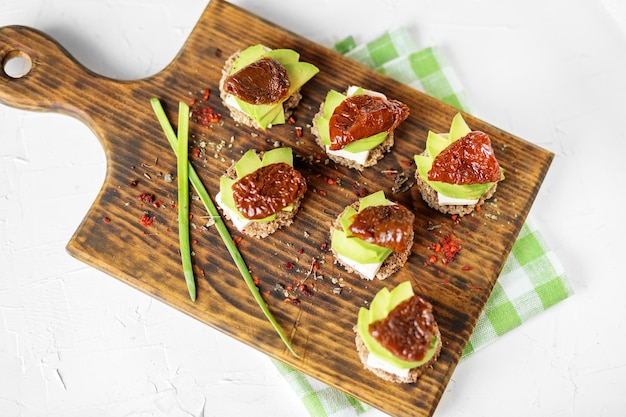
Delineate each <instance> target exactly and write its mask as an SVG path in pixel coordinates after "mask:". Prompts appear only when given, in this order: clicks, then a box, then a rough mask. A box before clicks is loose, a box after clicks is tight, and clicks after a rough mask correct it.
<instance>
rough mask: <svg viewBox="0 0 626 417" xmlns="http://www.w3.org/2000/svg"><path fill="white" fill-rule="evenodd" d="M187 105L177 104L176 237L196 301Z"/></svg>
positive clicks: (188, 286) (185, 273) (192, 298)
mask: <svg viewBox="0 0 626 417" xmlns="http://www.w3.org/2000/svg"><path fill="white" fill-rule="evenodd" d="M188 132H189V106H188V105H187V104H185V103H183V102H180V103H179V106H178V146H177V152H176V171H177V178H178V238H179V241H180V256H181V262H182V266H183V273H184V275H185V282H186V283H187V289H188V290H189V296H190V297H191V300H192V301H196V283H195V279H194V276H193V266H192V264H191V247H190V245H189V135H188Z"/></svg>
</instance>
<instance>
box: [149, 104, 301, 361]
mask: <svg viewBox="0 0 626 417" xmlns="http://www.w3.org/2000/svg"><path fill="white" fill-rule="evenodd" d="M150 104H151V105H152V109H153V110H154V113H155V115H156V117H157V120H158V121H159V123H160V124H161V128H162V129H163V132H164V133H165V137H166V138H167V140H168V142H169V143H170V146H171V147H172V150H173V151H174V152H175V153H176V154H177V161H179V160H183V161H184V159H187V174H188V180H189V182H191V185H193V187H194V189H195V190H196V192H197V193H198V196H199V197H200V200H201V201H202V203H203V204H204V206H205V208H206V210H207V211H208V212H209V215H210V216H211V217H212V218H213V219H214V222H215V227H216V229H217V231H218V233H219V235H220V237H221V238H222V240H223V241H224V244H225V245H226V249H227V250H228V252H229V253H230V256H231V257H232V258H233V261H234V262H235V265H236V266H237V268H238V269H239V272H240V273H241V276H242V277H243V279H244V281H245V283H246V284H247V286H248V288H249V289H250V292H251V293H252V295H253V297H254V299H255V301H256V302H257V303H258V305H259V307H261V310H262V311H263V313H264V314H265V317H266V318H267V319H268V320H269V322H270V323H271V324H272V326H273V327H274V329H275V330H276V332H277V333H278V335H279V336H280V338H281V340H282V341H283V343H284V344H285V346H286V347H287V349H289V351H290V352H291V353H292V354H293V355H294V356H295V357H298V354H297V353H296V352H295V350H294V349H293V346H291V343H290V342H289V340H288V339H287V336H286V335H285V333H284V332H283V330H282V329H281V327H280V325H279V324H278V322H277V321H276V319H275V318H274V316H273V315H272V313H271V311H270V310H269V307H268V306H267V304H266V303H265V300H264V299H263V297H262V296H261V293H260V292H259V289H258V288H257V286H256V285H255V284H254V279H253V278H252V275H251V274H250V271H249V270H248V267H247V265H246V262H245V261H244V259H243V257H242V256H241V253H240V252H239V249H237V245H235V242H233V239H232V237H231V236H230V233H229V231H228V229H227V228H226V225H225V224H224V222H223V220H222V218H221V216H220V214H219V212H218V211H217V208H216V207H215V204H214V203H213V200H211V197H210V196H209V193H208V192H207V190H206V188H205V187H204V185H203V184H202V181H201V180H200V177H198V174H197V173H196V171H195V169H194V168H193V166H192V165H191V163H190V162H189V160H188V158H184V159H183V158H181V157H180V153H181V152H183V151H181V149H180V148H181V147H182V144H181V143H180V142H181V134H183V135H185V137H186V136H187V134H188V124H189V106H188V105H187V104H186V103H183V102H180V103H179V126H178V130H179V132H178V136H177V135H176V133H175V132H174V129H173V128H172V125H171V124H170V122H169V120H168V118H167V115H166V114H165V110H164V109H163V106H162V105H161V102H160V101H159V99H157V98H152V99H150ZM181 113H184V114H185V115H186V116H185V118H184V120H183V117H182V115H181ZM183 140H185V142H186V139H183ZM184 152H185V153H186V152H187V149H185V151H184ZM179 175H180V174H179ZM180 180H181V179H180V177H179V183H180ZM179 193H180V191H179ZM187 194H188V193H187ZM179 209H180V207H179ZM188 217H189V216H187V219H188ZM179 220H180V219H179ZM186 233H187V236H186V238H185V241H186V242H187V245H189V236H188V234H189V229H188V227H187V232H186ZM181 242H182V239H181ZM181 252H182V247H181ZM185 277H186V279H187V275H185ZM187 282H188V283H189V281H187ZM194 293H195V289H194ZM190 294H191V290H190ZM192 298H195V297H192Z"/></svg>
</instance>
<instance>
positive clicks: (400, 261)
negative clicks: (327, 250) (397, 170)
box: [330, 190, 415, 280]
mask: <svg viewBox="0 0 626 417" xmlns="http://www.w3.org/2000/svg"><path fill="white" fill-rule="evenodd" d="M414 219H415V215H414V214H413V212H411V211H410V210H409V209H407V208H406V207H404V206H402V205H400V204H397V203H394V202H392V201H389V200H387V198H386V197H385V193H384V192H383V191H382V190H381V191H377V192H375V193H373V194H370V195H368V196H366V197H363V198H362V199H361V200H358V201H355V202H354V203H352V204H350V205H349V206H348V207H346V208H345V209H344V211H343V212H342V213H341V214H340V215H339V216H337V218H336V219H335V221H334V222H333V223H332V225H331V228H330V235H331V251H332V253H333V256H334V258H335V262H337V263H339V264H340V265H342V266H343V267H344V268H345V270H346V271H348V272H350V273H355V274H357V275H359V276H360V277H361V278H363V279H368V280H373V279H374V278H376V279H379V280H383V279H386V278H388V277H389V276H391V275H392V274H394V273H395V272H396V271H398V270H399V269H400V268H402V266H403V265H404V264H405V263H406V261H407V259H408V258H409V256H410V254H411V250H412V247H413V237H414V232H413V221H414Z"/></svg>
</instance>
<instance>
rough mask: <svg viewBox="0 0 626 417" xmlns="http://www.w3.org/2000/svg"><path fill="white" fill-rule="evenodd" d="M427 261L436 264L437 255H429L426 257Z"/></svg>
mask: <svg viewBox="0 0 626 417" xmlns="http://www.w3.org/2000/svg"><path fill="white" fill-rule="evenodd" d="M428 262H430V263H431V264H436V263H437V257H436V256H435V255H430V257H429V258H428Z"/></svg>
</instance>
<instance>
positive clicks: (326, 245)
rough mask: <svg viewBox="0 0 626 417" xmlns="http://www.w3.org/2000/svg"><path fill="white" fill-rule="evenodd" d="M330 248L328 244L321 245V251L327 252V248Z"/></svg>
mask: <svg viewBox="0 0 626 417" xmlns="http://www.w3.org/2000/svg"><path fill="white" fill-rule="evenodd" d="M327 247H328V243H326V242H324V243H322V244H321V245H320V249H321V250H326V248H327Z"/></svg>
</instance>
